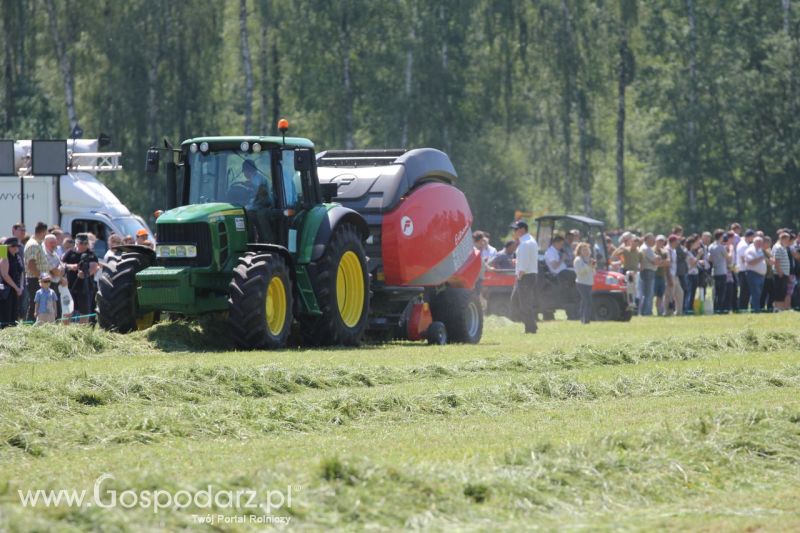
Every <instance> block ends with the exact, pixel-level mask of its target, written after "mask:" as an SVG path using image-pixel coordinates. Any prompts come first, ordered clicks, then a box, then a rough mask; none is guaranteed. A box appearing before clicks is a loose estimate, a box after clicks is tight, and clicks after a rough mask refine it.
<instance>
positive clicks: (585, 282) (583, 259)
mask: <svg viewBox="0 0 800 533" xmlns="http://www.w3.org/2000/svg"><path fill="white" fill-rule="evenodd" d="M575 255H576V257H575V261H574V262H573V266H574V267H575V288H577V289H578V294H579V295H580V297H581V306H580V317H581V324H588V323H589V321H590V320H591V318H592V285H593V284H594V267H595V260H594V259H593V258H592V249H591V247H590V246H589V243H586V242H582V243H580V244H579V245H578V247H577V248H576V250H575Z"/></svg>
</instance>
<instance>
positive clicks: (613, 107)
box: [0, 0, 800, 244]
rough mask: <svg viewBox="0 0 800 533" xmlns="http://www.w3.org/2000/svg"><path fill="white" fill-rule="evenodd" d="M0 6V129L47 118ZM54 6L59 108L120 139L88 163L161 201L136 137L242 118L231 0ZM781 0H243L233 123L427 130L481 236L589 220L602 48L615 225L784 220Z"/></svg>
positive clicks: (787, 94)
mask: <svg viewBox="0 0 800 533" xmlns="http://www.w3.org/2000/svg"><path fill="white" fill-rule="evenodd" d="M0 5H2V8H1V9H0V22H2V27H1V28H0V30H2V31H0V42H1V43H2V45H3V53H2V54H0V72H2V73H3V75H2V83H0V102H2V104H3V105H2V111H1V112H0V137H3V138H32V137H58V136H61V137H64V136H66V135H67V133H68V130H69V127H68V125H67V114H66V110H65V106H64V102H65V98H64V83H63V79H62V76H61V72H60V70H59V63H58V61H57V58H56V52H55V39H54V36H53V34H52V33H51V25H50V23H49V19H48V16H47V13H46V10H45V9H44V7H43V6H42V3H41V2H24V1H22V0H2V3H1V4H0ZM54 5H55V12H56V14H57V19H58V20H57V21H56V24H55V26H56V28H57V29H58V32H59V34H60V35H61V38H62V40H63V41H64V43H65V46H66V50H67V56H68V58H69V61H70V63H71V64H72V69H73V73H74V78H75V83H74V92H75V103H76V110H77V115H78V119H79V121H80V123H81V125H82V126H83V128H84V130H85V131H86V132H87V135H95V134H99V133H100V132H101V131H102V132H105V133H108V134H110V135H111V137H112V139H113V141H114V144H113V146H112V148H114V149H119V150H122V151H123V152H124V154H125V155H124V159H123V164H124V166H125V168H126V170H125V172H124V173H121V174H119V175H113V176H109V177H108V178H105V179H107V180H108V184H109V185H110V187H111V188H112V190H114V191H115V193H117V195H118V196H119V197H120V198H121V199H122V200H123V202H125V203H126V204H127V205H128V206H129V207H131V208H132V209H133V210H135V211H138V212H140V213H150V212H152V211H153V210H154V209H156V208H160V207H163V203H164V200H165V193H164V183H163V180H162V178H161V177H148V176H145V175H144V172H143V168H142V166H143V165H142V162H143V155H144V151H145V149H146V147H147V146H148V145H150V144H153V143H161V141H162V139H163V138H167V139H170V140H171V141H172V142H177V141H179V140H181V139H183V138H186V137H189V136H195V135H204V134H237V133H241V132H242V128H243V120H244V119H243V113H244V109H245V103H244V97H245V90H244V75H243V66H242V54H241V51H240V28H239V9H238V8H239V6H238V2H223V1H221V0H211V1H206V2H195V1H193V2H166V1H164V0H132V1H129V2H124V3H121V4H118V3H114V2H110V1H107V0H106V1H101V2H93V3H89V4H80V3H77V2H75V1H74V0H54ZM786 6H790V4H789V3H786V2H777V1H776V2H766V3H765V2H755V3H754V2H734V3H730V2H725V1H722V0H712V1H708V2H705V1H704V2H700V1H698V0H690V1H688V2H668V1H666V0H654V1H652V2H647V3H643V2H639V1H638V0H617V1H615V2H601V1H589V2H585V1H578V0H545V1H542V2H535V3H530V2H523V1H521V0H510V1H507V2H496V1H491V0H468V1H459V2H456V1H444V2H436V3H430V2H421V1H420V0H402V1H399V2H390V1H387V0H375V1H365V0H346V1H341V2H334V3H331V2H325V1H321V0H298V1H295V2H277V1H275V0H248V2H247V10H248V19H247V28H248V35H249V43H250V50H251V55H252V61H253V69H254V79H255V82H256V83H255V94H254V96H253V102H252V108H253V117H254V124H256V128H257V129H259V130H260V131H261V132H262V133H264V134H269V133H274V129H275V126H274V122H275V119H276V118H277V117H279V116H286V117H288V118H289V119H290V120H291V123H292V131H293V132H294V133H296V134H298V135H303V136H307V137H309V138H311V139H313V140H314V141H315V142H316V143H317V145H318V146H319V147H320V148H323V149H325V148H340V147H347V146H349V145H352V146H353V147H392V146H406V147H418V146H433V147H436V148H440V149H443V150H445V151H447V152H448V153H449V154H450V155H451V157H452V158H453V160H454V162H455V165H456V168H457V169H458V171H459V173H460V174H461V178H462V179H461V186H462V187H463V188H464V190H465V191H466V192H467V194H468V196H469V199H470V201H471V203H472V206H473V210H474V212H475V224H474V226H475V227H476V228H481V229H487V230H489V231H490V232H491V233H492V234H493V236H496V237H500V236H502V235H503V234H504V233H505V226H506V225H507V223H508V222H509V221H510V219H511V217H512V216H513V212H514V210H515V209H522V210H527V211H534V212H542V211H564V210H567V211H573V212H579V213H583V212H585V213H587V214H593V215H595V216H598V217H600V218H604V219H606V220H607V221H609V223H610V222H611V221H612V220H615V218H616V217H615V215H616V202H615V200H616V194H617V190H616V164H617V162H616V158H615V157H614V154H615V152H616V124H617V97H618V94H617V87H618V82H619V80H618V78H617V76H618V69H619V65H620V64H624V67H625V70H624V74H625V76H624V80H623V86H624V87H625V88H626V90H627V93H628V97H627V108H626V123H625V137H624V138H625V152H624V157H625V161H624V170H625V183H626V185H625V194H624V196H625V206H626V225H628V226H629V227H638V228H641V229H646V230H651V231H665V228H666V227H667V226H669V225H670V224H672V223H673V222H677V221H680V222H682V223H683V224H684V225H685V226H686V227H687V229H688V230H697V229H700V228H710V227H717V226H722V225H723V224H724V223H726V222H728V221H730V220H732V219H737V220H740V221H742V222H745V223H746V224H747V225H758V226H760V227H763V228H764V229H766V230H773V229H775V227H777V226H783V225H798V224H800V219H798V218H797V217H798V211H797V209H796V207H795V206H796V205H797V204H798V202H800V189H799V188H798V187H797V186H796V185H797V180H798V173H800V167H799V166H798V161H799V160H800V152H798V150H800V148H799V147H800V143H798V137H799V136H800V123H799V122H798V121H799V120H800V118H798V117H800V113H798V110H800V79H799V78H800V74H798V73H800V68H798V54H800V39H799V38H798V33H797V28H798V21H800V18H799V17H800V15H798V13H800V12H799V11H798V10H797V9H789V8H788V7H786ZM791 7H794V6H793V5H792V6H791ZM786 9H788V11H786ZM495 244H497V243H495Z"/></svg>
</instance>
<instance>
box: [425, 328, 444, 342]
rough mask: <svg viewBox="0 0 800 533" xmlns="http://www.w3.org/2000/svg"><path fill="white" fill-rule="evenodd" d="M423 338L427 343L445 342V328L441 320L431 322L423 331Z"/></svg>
mask: <svg viewBox="0 0 800 533" xmlns="http://www.w3.org/2000/svg"><path fill="white" fill-rule="evenodd" d="M425 339H426V340H427V341H428V344H436V345H439V346H444V345H445V344H447V328H446V327H445V326H444V324H442V323H441V322H431V325H430V326H428V330H427V331H426V332H425Z"/></svg>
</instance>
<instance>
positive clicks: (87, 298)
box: [62, 233, 99, 322]
mask: <svg viewBox="0 0 800 533" xmlns="http://www.w3.org/2000/svg"><path fill="white" fill-rule="evenodd" d="M62 261H63V262H64V266H65V268H66V269H67V283H68V286H69V292H70V294H71V295H72V299H73V301H74V304H75V312H76V313H78V314H79V315H81V316H82V317H83V318H81V322H86V321H87V319H86V317H85V315H88V314H89V313H91V312H92V295H93V293H94V290H93V286H92V283H93V281H92V276H94V273H95V271H96V270H97V269H98V263H99V262H98V260H97V256H96V255H95V254H94V252H92V251H91V250H90V249H89V236H88V235H87V234H85V233H79V234H78V235H76V237H75V248H74V249H72V250H70V251H68V252H67V253H65V254H64V257H63V258H62Z"/></svg>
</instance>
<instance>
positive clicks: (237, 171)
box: [189, 150, 276, 209]
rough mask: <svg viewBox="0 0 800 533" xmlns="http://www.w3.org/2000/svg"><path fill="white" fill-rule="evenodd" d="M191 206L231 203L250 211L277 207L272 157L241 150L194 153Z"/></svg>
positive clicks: (191, 156) (190, 189)
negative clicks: (250, 209)
mask: <svg viewBox="0 0 800 533" xmlns="http://www.w3.org/2000/svg"><path fill="white" fill-rule="evenodd" d="M189 167H190V169H191V174H190V177H191V181H190V184H189V203H190V204H203V203H210V202H228V203H232V204H235V205H241V206H243V207H247V208H253V209H257V208H260V207H274V206H275V205H276V202H275V193H274V190H273V183H272V167H271V157H270V153H269V152H268V151H264V152H260V153H257V154H254V153H247V152H241V151H239V150H220V151H216V152H209V153H206V154H204V153H202V152H199V151H198V152H195V153H193V154H190V157H189Z"/></svg>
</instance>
